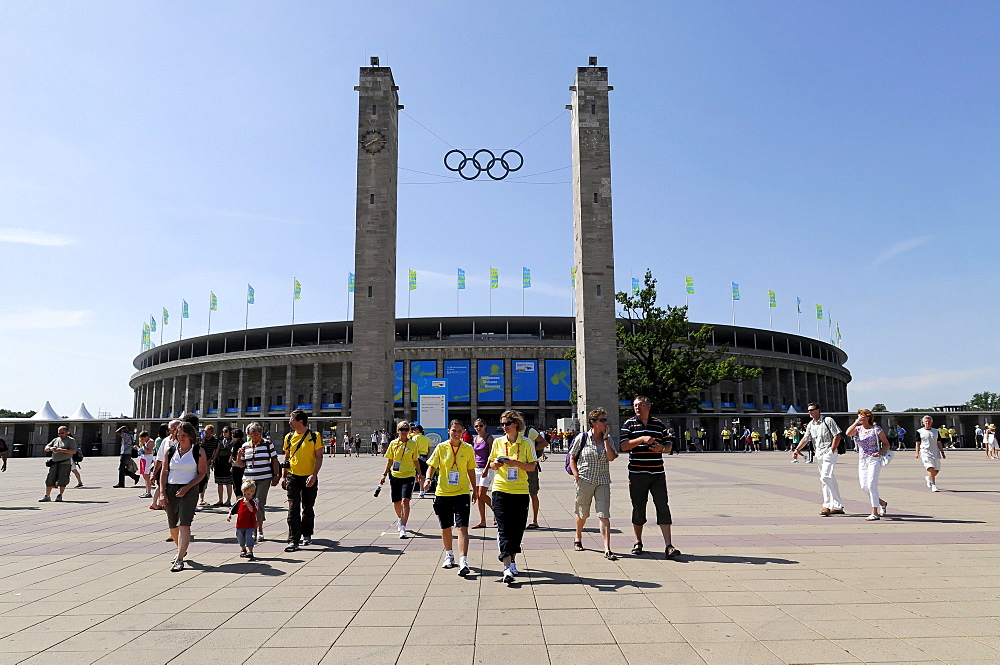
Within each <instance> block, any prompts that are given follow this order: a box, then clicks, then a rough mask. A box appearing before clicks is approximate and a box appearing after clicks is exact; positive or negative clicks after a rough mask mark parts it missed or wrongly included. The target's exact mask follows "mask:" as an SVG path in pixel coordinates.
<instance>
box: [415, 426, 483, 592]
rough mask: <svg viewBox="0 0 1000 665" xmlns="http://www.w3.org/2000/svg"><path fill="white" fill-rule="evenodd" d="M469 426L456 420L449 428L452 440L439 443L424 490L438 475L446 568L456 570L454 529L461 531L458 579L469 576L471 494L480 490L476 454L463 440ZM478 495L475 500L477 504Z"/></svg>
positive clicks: (437, 503)
mask: <svg viewBox="0 0 1000 665" xmlns="http://www.w3.org/2000/svg"><path fill="white" fill-rule="evenodd" d="M463 434H465V425H464V424H462V422H461V421H459V420H452V421H451V423H450V424H449V426H448V440H447V441H445V442H444V443H439V444H438V445H437V447H435V448H434V452H433V454H431V457H430V459H429V460H427V479H426V480H425V481H424V484H423V489H424V491H427V490H429V489H430V488H431V479H432V478H434V475H435V473H436V474H437V475H438V482H437V489H436V490H435V491H434V513H435V514H436V515H437V516H438V523H439V524H440V525H441V542H442V543H443V545H444V562H443V563H442V564H441V567H442V568H454V567H455V553H454V551H453V550H452V540H453V539H452V533H451V528H452V527H455V528H456V529H458V576H459V577H465V576H466V575H468V574H469V511H470V509H471V506H470V503H469V502H470V499H469V492H470V491H472V490H473V489H475V487H476V475H477V474H476V453H475V451H474V450H473V449H472V446H470V445H469V444H467V443H466V442H465V441H463V440H462V435H463ZM475 500H476V495H475V494H473V495H472V499H471V501H473V502H475Z"/></svg>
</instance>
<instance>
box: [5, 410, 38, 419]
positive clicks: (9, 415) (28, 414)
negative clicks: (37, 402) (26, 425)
mask: <svg viewBox="0 0 1000 665" xmlns="http://www.w3.org/2000/svg"><path fill="white" fill-rule="evenodd" d="M35 413H37V412H36V411H24V412H21V411H11V410H10V409H0V418H30V417H31V416H33V415H35Z"/></svg>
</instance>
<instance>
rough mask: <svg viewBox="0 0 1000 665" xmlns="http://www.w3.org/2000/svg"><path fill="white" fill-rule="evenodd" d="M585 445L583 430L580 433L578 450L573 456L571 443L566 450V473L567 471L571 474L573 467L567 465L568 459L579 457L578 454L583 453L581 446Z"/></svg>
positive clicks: (585, 436)
mask: <svg viewBox="0 0 1000 665" xmlns="http://www.w3.org/2000/svg"><path fill="white" fill-rule="evenodd" d="M585 445H587V433H586V432H583V433H582V434H580V452H578V453H577V454H576V455H575V456H574V455H573V446H572V445H570V447H569V450H567V451H566V473H568V474H569V475H571V476H572V475H573V468H572V467H571V466H570V465H569V461H570V460H571V459H576V460H578V459H580V455H582V454H583V447H584V446H585Z"/></svg>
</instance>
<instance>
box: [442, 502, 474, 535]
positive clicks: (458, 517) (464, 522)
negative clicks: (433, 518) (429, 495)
mask: <svg viewBox="0 0 1000 665" xmlns="http://www.w3.org/2000/svg"><path fill="white" fill-rule="evenodd" d="M471 507H472V503H471V501H470V497H469V495H468V494H458V495H456V496H436V497H434V513H435V514H436V515H437V516H438V522H439V523H440V524H441V528H442V529H450V528H451V527H453V526H457V527H458V528H460V529H461V528H462V527H467V526H469V510H470V509H471Z"/></svg>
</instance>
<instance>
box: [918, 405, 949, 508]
mask: <svg viewBox="0 0 1000 665" xmlns="http://www.w3.org/2000/svg"><path fill="white" fill-rule="evenodd" d="M921 422H922V423H923V424H924V426H923V427H922V428H920V429H918V430H917V440H916V441H915V442H914V446H913V447H914V448H915V449H916V455H914V457H919V458H920V462H921V464H923V466H924V468H925V469H927V476H925V477H924V480H926V481H927V487H929V488H930V490H931V491H932V492H937V491H938V486H937V475H938V474H939V473H941V460H943V459H947V457H948V456H947V455H945V454H944V444H943V443H942V441H941V437H940V434H939V430H936V429H934V419H933V418H931V417H930V416H924V417H923V419H922V420H921ZM942 429H944V428H942Z"/></svg>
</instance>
